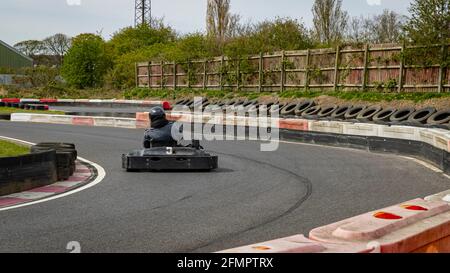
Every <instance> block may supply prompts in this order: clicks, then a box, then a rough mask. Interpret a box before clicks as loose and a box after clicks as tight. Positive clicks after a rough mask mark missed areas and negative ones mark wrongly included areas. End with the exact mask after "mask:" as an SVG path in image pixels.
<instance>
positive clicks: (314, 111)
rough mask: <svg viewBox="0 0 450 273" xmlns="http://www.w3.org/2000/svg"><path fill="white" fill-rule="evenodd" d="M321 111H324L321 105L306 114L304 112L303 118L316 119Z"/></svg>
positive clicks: (310, 109)
mask: <svg viewBox="0 0 450 273" xmlns="http://www.w3.org/2000/svg"><path fill="white" fill-rule="evenodd" d="M321 109H322V107H320V106H319V105H316V106H314V107H311V108H309V109H308V110H306V111H305V112H303V114H302V117H303V118H308V119H313V118H316V117H317V114H318V113H319V112H320V110H321Z"/></svg>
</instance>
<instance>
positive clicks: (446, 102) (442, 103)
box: [314, 96, 450, 110]
mask: <svg viewBox="0 0 450 273" xmlns="http://www.w3.org/2000/svg"><path fill="white" fill-rule="evenodd" d="M314 101H315V102H316V103H317V104H319V105H330V104H331V105H332V104H337V105H362V106H374V105H379V106H381V107H383V108H397V109H400V108H415V109H422V108H426V107H434V108H436V109H437V110H448V109H450V98H440V99H429V100H425V101H423V102H414V101H409V100H394V101H381V102H369V101H362V100H343V99H339V98H335V97H330V96H320V97H317V98H315V99H314Z"/></svg>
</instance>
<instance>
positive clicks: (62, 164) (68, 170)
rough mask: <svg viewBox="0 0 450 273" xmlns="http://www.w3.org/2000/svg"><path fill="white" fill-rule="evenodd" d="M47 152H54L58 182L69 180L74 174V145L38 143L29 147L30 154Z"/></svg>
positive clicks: (75, 155) (76, 155)
mask: <svg viewBox="0 0 450 273" xmlns="http://www.w3.org/2000/svg"><path fill="white" fill-rule="evenodd" d="M49 150H53V151H55V152H56V167H57V174H58V180H60V181H61V180H67V179H69V177H70V176H72V175H73V174H74V172H75V161H76V160H77V157H78V153H77V151H76V149H75V145H74V144H70V143H39V144H36V145H34V146H32V147H31V153H38V152H42V151H49Z"/></svg>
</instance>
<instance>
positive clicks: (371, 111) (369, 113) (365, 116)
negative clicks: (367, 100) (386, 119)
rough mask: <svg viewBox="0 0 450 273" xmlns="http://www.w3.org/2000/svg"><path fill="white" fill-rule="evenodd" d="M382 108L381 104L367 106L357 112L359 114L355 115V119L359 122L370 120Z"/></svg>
mask: <svg viewBox="0 0 450 273" xmlns="http://www.w3.org/2000/svg"><path fill="white" fill-rule="evenodd" d="M382 110H383V108H382V107H381V106H372V107H369V108H367V109H366V110H364V111H362V112H361V113H359V115H358V116H357V117H356V119H357V120H359V121H361V122H370V121H372V119H373V117H374V116H375V115H376V114H378V113H379V112H381V111H382Z"/></svg>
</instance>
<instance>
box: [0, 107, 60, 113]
mask: <svg viewBox="0 0 450 273" xmlns="http://www.w3.org/2000/svg"><path fill="white" fill-rule="evenodd" d="M12 113H30V114H48V115H64V114H65V113H64V112H61V111H42V110H24V109H18V108H12V107H0V114H12Z"/></svg>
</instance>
